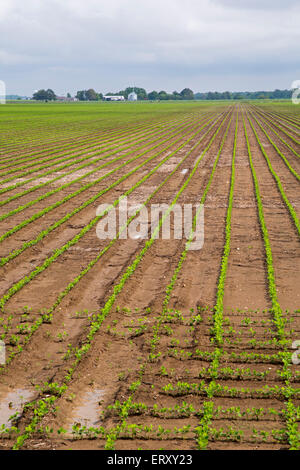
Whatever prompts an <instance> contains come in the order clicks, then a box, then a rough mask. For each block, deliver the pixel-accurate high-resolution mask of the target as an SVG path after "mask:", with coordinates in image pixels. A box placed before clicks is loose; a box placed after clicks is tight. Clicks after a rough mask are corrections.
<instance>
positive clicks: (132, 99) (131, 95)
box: [128, 91, 137, 101]
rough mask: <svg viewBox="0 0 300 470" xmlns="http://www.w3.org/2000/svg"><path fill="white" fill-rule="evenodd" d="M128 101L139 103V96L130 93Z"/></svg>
mask: <svg viewBox="0 0 300 470" xmlns="http://www.w3.org/2000/svg"><path fill="white" fill-rule="evenodd" d="M128 101H137V94H136V93H135V92H134V91H132V92H131V93H129V95H128Z"/></svg>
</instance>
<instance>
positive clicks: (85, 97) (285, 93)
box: [33, 87, 293, 101]
mask: <svg viewBox="0 0 300 470" xmlns="http://www.w3.org/2000/svg"><path fill="white" fill-rule="evenodd" d="M133 91H134V92H135V93H136V94H137V99H138V100H142V101H144V100H150V101H156V100H160V101H167V100H241V99H246V100H260V99H290V98H291V97H292V93H293V90H274V91H237V92H231V91H224V92H219V91H209V92H207V93H194V92H193V91H192V90H191V89H190V88H184V89H183V90H182V91H180V92H178V91H173V93H168V92H166V91H164V90H161V91H155V90H153V91H151V92H150V93H147V91H146V90H145V89H144V88H138V87H128V88H126V89H125V90H121V91H118V92H117V93H115V92H109V93H106V95H111V96H116V95H121V96H124V98H125V99H127V98H128V95H129V94H130V93H131V92H133ZM60 98H61V97H60ZM75 98H76V99H77V100H79V101H100V100H102V99H103V94H102V93H97V92H96V91H95V90H94V89H93V88H89V89H88V90H79V91H77V93H76V95H75ZM33 99H35V100H43V101H53V100H56V99H57V96H56V94H55V93H54V91H53V90H51V89H48V90H39V91H37V92H35V93H34V94H33ZM66 99H71V95H70V93H68V94H67V97H66Z"/></svg>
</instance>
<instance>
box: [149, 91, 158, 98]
mask: <svg viewBox="0 0 300 470" xmlns="http://www.w3.org/2000/svg"><path fill="white" fill-rule="evenodd" d="M157 99H158V93H157V91H154V90H153V91H150V93H148V100H157Z"/></svg>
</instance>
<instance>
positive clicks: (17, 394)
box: [0, 388, 35, 428]
mask: <svg viewBox="0 0 300 470" xmlns="http://www.w3.org/2000/svg"><path fill="white" fill-rule="evenodd" d="M34 395H35V393H34V392H33V391H32V390H26V389H22V388H19V389H17V390H14V391H13V392H10V393H9V394H8V395H7V396H6V397H5V399H4V400H1V402H0V426H1V425H3V424H4V425H5V427H7V428H10V427H11V426H12V425H13V424H12V422H11V421H10V419H9V418H10V416H12V415H16V417H19V416H21V413H22V410H23V407H24V405H25V404H26V403H28V402H29V401H30V400H31V399H32V398H33V397H34Z"/></svg>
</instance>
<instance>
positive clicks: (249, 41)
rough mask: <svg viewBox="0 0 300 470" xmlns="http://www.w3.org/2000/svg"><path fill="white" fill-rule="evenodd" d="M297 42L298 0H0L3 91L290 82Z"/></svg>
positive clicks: (297, 69)
mask: <svg viewBox="0 0 300 470" xmlns="http://www.w3.org/2000/svg"><path fill="white" fill-rule="evenodd" d="M299 44H300V1H299V0H151V1H150V0H0V80H4V81H5V82H6V86H7V93H18V94H27V95H31V94H32V93H33V91H34V90H36V89H40V88H52V89H53V90H54V91H55V92H56V93H57V94H65V93H67V92H71V93H74V92H76V91H77V90H80V89H86V88H94V89H95V90H96V91H99V92H108V91H119V90H121V89H124V88H125V87H126V86H140V87H144V88H146V89H147V91H151V90H153V89H156V90H158V91H160V90H162V89H164V90H166V91H169V92H171V91H174V90H178V91H180V90H182V88H184V87H190V88H192V90H194V91H195V92H196V91H202V92H203V91H208V90H212V91H214V90H218V91H225V90H230V91H244V90H263V89H264V90H273V89H275V88H281V89H283V88H290V86H291V83H292V81H294V80H297V79H298V80H300V51H299Z"/></svg>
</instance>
